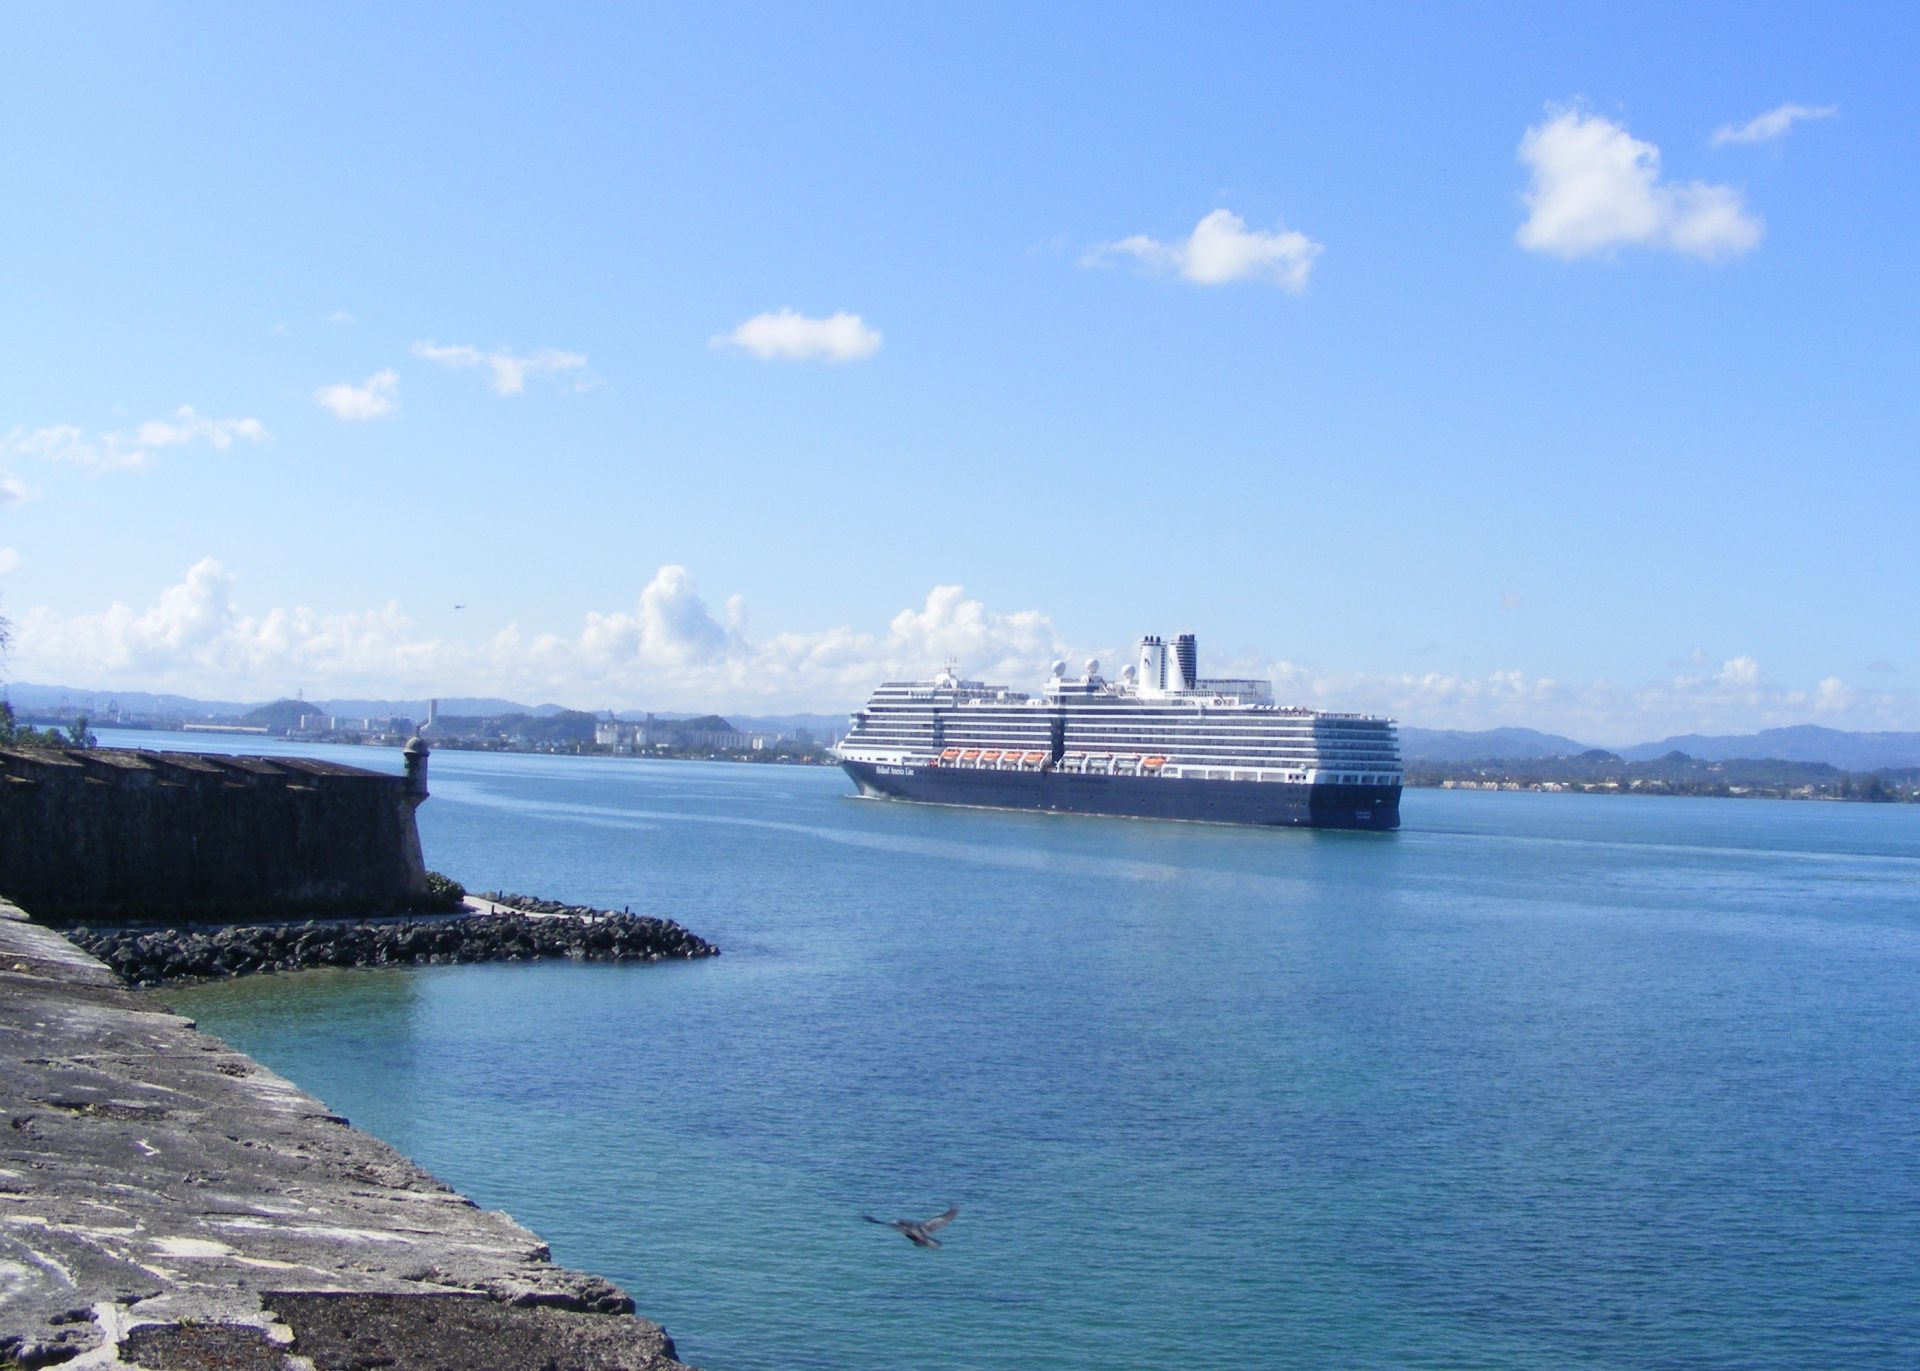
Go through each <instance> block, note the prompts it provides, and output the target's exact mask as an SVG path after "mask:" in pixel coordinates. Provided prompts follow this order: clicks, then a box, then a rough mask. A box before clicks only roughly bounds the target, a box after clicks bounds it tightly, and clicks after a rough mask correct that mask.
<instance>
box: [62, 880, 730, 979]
mask: <svg viewBox="0 0 1920 1371" xmlns="http://www.w3.org/2000/svg"><path fill="white" fill-rule="evenodd" d="M474 903H475V905H476V906H477V908H478V910H479V912H474V913H466V914H457V915H449V916H445V917H439V918H414V919H371V920H367V919H363V920H331V919H328V920H321V919H309V920H305V921H303V922H300V923H277V924H233V925H228V926H225V927H218V928H207V927H198V928H192V927H190V928H144V929H142V928H116V929H94V928H73V929H68V930H66V934H67V937H69V938H70V939H72V940H73V941H74V942H75V943H77V944H78V945H79V946H80V947H82V948H85V949H86V950H87V951H88V952H91V953H92V954H93V955H94V956H96V957H98V958H99V959H100V960H101V961H103V962H105V963H106V964H107V965H108V966H109V967H111V968H112V969H113V971H114V972H115V973H116V974H117V975H118V976H119V977H120V978H121V979H122V980H124V981H126V982H128V983H129V984H131V985H138V986H148V987H151V986H157V985H164V984H166V983H168V982H170V981H183V980H213V979H219V978H223V977H227V976H244V975H248V974H251V973H254V972H261V971H299V970H303V969H306V968H309V967H322V966H336V967H349V966H438V965H445V964H449V963H462V962H520V961H537V960H540V959H544V958H561V957H564V958H568V959H571V960H573V961H589V962H636V961H637V962H658V961H668V960H686V959H691V958H695V957H713V956H717V955H719V951H720V949H719V948H717V947H715V946H714V945H713V944H712V943H710V942H708V941H707V940H706V939H704V938H701V937H699V936H698V935H697V934H694V933H691V932H689V931H688V930H687V929H685V928H683V927H682V926H681V925H679V924H677V923H675V922H673V921H672V920H671V919H656V918H651V917H648V916H646V915H640V914H628V913H616V912H613V911H610V910H601V909H591V908H588V907H586V906H583V905H563V904H560V903H558V902H557V901H551V900H537V899H533V898H531V897H529V896H523V895H515V896H500V897H497V898H496V899H493V900H483V901H475V902H474Z"/></svg>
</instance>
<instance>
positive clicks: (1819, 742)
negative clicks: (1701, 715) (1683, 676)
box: [1619, 724, 1920, 771]
mask: <svg viewBox="0 0 1920 1371" xmlns="http://www.w3.org/2000/svg"><path fill="white" fill-rule="evenodd" d="M1619 752H1620V755H1621V756H1622V757H1625V758H1626V759H1627V760H1628V761H1630V762H1648V761H1653V760H1655V759H1656V758H1659V757H1662V756H1664V755H1666V754H1667V753H1669V752H1684V753H1686V754H1687V755H1688V756H1689V757H1697V758H1699V759H1700V760H1701V761H1706V762H1728V761H1733V760H1735V759H1741V758H1750V759H1753V760H1770V761H1779V762H1825V763H1826V764H1827V765H1829V766H1836V767H1839V768H1840V769H1841V770H1843V771H1879V770H1881V769H1882V768H1885V767H1910V766H1920V733H1844V732H1842V731H1841V730H1839V729H1837V728H1822V727H1821V726H1820V725H1818V724H1798V725H1795V726H1794V727H1792V728H1769V729H1765V730H1763V731H1762V732H1759V733H1740V734H1722V735H1718V736H1709V735H1706V734H1700V733H1688V734H1684V735H1682V736H1680V737H1675V738H1665V739H1662V740H1661V741H1660V742H1657V743H1641V744H1639V745H1637V746H1635V747H1623V748H1620V749H1619Z"/></svg>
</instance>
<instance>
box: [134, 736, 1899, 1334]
mask: <svg viewBox="0 0 1920 1371" xmlns="http://www.w3.org/2000/svg"><path fill="white" fill-rule="evenodd" d="M109 740H110V741H116V742H121V741H124V742H127V743H146V744H149V745H151V744H153V743H155V742H157V741H159V740H158V739H156V738H155V737H153V736H152V735H138V736H129V735H120V734H114V735H109ZM169 741H171V742H173V743H174V744H175V745H179V744H180V743H182V742H183V741H185V742H190V743H191V744H193V745H200V746H205V745H207V742H208V740H205V739H195V740H183V739H180V738H178V737H174V738H172V739H170V740H169ZM272 746H273V745H271V744H266V745H264V746H263V745H262V744H261V743H259V742H255V741H251V740H250V741H249V742H248V743H247V744H245V745H244V747H241V748H236V749H234V750H250V751H259V750H269V749H271V747H272ZM306 750H307V751H309V752H311V753H314V754H317V755H324V756H330V757H335V758H338V759H340V760H345V761H351V762H356V763H358V764H361V765H367V766H373V767H377V768H380V769H386V770H393V771H396V772H397V771H398V770H399V757H398V755H397V754H395V753H392V752H380V751H372V750H368V749H360V748H310V749H306ZM432 788H433V798H432V799H431V800H430V801H428V803H427V804H426V805H425V807H424V808H423V809H422V810H421V811H420V826H421V834H422V840H423V842H424V845H425V848H426V853H427V861H428V865H429V866H431V867H434V868H436V869H439V870H443V871H446V872H448V873H449V874H452V875H455V876H457V877H459V878H460V879H462V880H464V881H465V882H466V883H467V885H468V886H469V887H470V888H472V889H475V890H487V889H493V888H501V889H507V890H517V891H525V892H531V893H538V894H543V895H549V896H554V897H558V898H563V899H567V900H572V901H580V902H587V903H593V904H597V905H602V906H610V907H614V908H619V907H621V906H623V905H631V906H632V907H633V909H634V910H635V911H644V912H648V913H657V914H663V915H667V916H670V917H672V918H676V919H678V920H680V921H681V922H683V923H685V924H687V925H688V926H690V927H691V928H692V929H694V931H696V932H698V933H700V934H702V935H703V936H706V937H708V938H711V939H713V940H714V941H716V942H718V943H719V944H720V945H721V946H722V947H723V948H724V949H725V954H724V955H723V956H721V957H719V958H717V959H714V960H711V961H707V962H703V963H699V964H694V965H672V966H628V967H607V966H574V965H536V966H526V965H513V966H483V967H436V968H425V969H418V970H384V971H362V972H308V973H303V974H300V975H292V976H277V977H261V978H256V979H251V980H246V981H241V982H234V983H229V984H224V985H218V986H210V987H205V988H199V989H193V990H180V991H169V992H167V996H166V997H167V998H168V999H169V1000H170V1001H171V1002H172V1003H174V1004H175V1005H176V1006H177V1007H179V1008H180V1009H181V1010H182V1011H184V1012H186V1013H189V1014H192V1015H193V1016H195V1017H197V1018H198V1019H199V1020H200V1022H201V1023H202V1025H203V1026H205V1027H206V1028H208V1029H209V1030H211V1031H212V1032H214V1033H217V1034H219V1035H221V1036H223V1037H225V1038H227V1039H228V1040H229V1041H231V1042H233V1043H234V1044H235V1045H236V1046H238V1047H240V1048H242V1049H243V1050H245V1051H247V1052H250V1053H252V1054H253V1055H255V1056H257V1057H259V1058H260V1059H261V1060H263V1061H265V1062H266V1063H268V1064H269V1065H271V1066H272V1067H274V1068H275V1069H277V1070H279V1071H281V1072H282V1073H284V1074H286V1075H288V1076H290V1077H292V1078H293V1079H294V1080H295V1081H298V1082H299V1083H300V1084H301V1085H302V1086H304V1087H306V1088H307V1089H308V1090H310V1091H312V1092H313V1093H314V1094H316V1095H318V1096H320V1097H321V1098H322V1099H324V1100H326V1101H327V1102H328V1103H329V1104H331V1105H332V1106H333V1107H334V1108H336V1109H338V1110H340V1111H341V1112H343V1113H345V1114H347V1115H349V1116H350V1117H351V1118H352V1119H353V1121H354V1122H355V1123H356V1124H357V1125H359V1126H361V1127H363V1128H366V1129H369V1130H371V1131H372V1132H374V1133H376V1134H378V1135H379V1136H381V1137H383V1138H385V1139H387V1140H388V1141H389V1142H391V1143H393V1144H394V1145H395V1146H397V1147H399V1148H400V1149H401V1150H402V1151H404V1152H406V1153H407V1154H408V1155H410V1156H412V1157H414V1158H415V1159H417V1160H418V1161H420V1162H421V1163H423V1164H424V1165H426V1166H428V1167H429V1168H431V1169H432V1170H433V1171H435V1172H436V1173H438V1174H439V1175H440V1176H442V1177H443V1178H445V1179H446V1180H447V1181H448V1182H450V1183H451V1184H453V1185H454V1186H456V1187H457V1188H459V1189H460V1190H462V1191H464V1192H465V1193H466V1194H468V1195H470V1196H471V1197H473V1198H474V1199H475V1200H476V1201H478V1202H479V1203H480V1204H482V1205H485V1206H488V1207H491V1208H500V1209H505V1210H507V1211H508V1212H510V1213H512V1214H513V1215H514V1216H515V1217H516V1218H518V1219H519V1220H521V1221H522V1222H523V1223H525V1224H527V1225H528V1226H529V1227H531V1228H532V1229H534V1230H535V1231H536V1232H538V1233H539V1234H541V1236H543V1237H544V1238H546V1239H547V1240H549V1241H550V1242H551V1243H552V1245H553V1252H554V1257H555V1259H556V1260H558V1261H561V1262H564V1263H566V1264H568V1265H572V1266H577V1267H582V1268H585V1269H587V1270H591V1271H596V1272H600V1273H602V1274H604V1275H606V1276H608V1277H610V1278H611V1279H613V1280H615V1281H618V1282H619V1283H620V1284H621V1285H623V1286H625V1287H626V1288H627V1289H628V1290H629V1291H630V1292H631V1293H632V1294H633V1296H634V1298H635V1299H636V1300H637V1301H638V1303H639V1306H640V1308H641V1310H642V1311H644V1312H645V1313H646V1314H647V1315H648V1316H649V1317H652V1318H655V1319H658V1320H660V1321H661V1322H663V1323H665V1324H666V1325H667V1327H668V1329H669V1330H670V1331H671V1332H672V1333H673V1334H674V1336H675V1337H676V1339H677V1340H678V1342H679V1346H680V1349H681V1354H682V1356H683V1357H685V1358H687V1359H688V1360H690V1361H693V1362H696V1363H698V1364H700V1365H702V1366H705V1367H708V1368H711V1371H754V1369H757V1368H804V1367H832V1368H836V1371H840V1369H842V1368H846V1369H851V1371H862V1369H864V1368H874V1369H876V1371H877V1369H878V1368H895V1367H908V1366H912V1367H934V1368H958V1367H1020V1368H1055V1367H1058V1368H1095V1367H1101V1368H1104V1367H1114V1366H1121V1365H1133V1366H1154V1367H1157V1366H1174V1365H1184V1366H1196V1367H1219V1368H1241V1367H1244V1368H1275V1367H1316V1368H1318V1367H1373V1366H1393V1367H1416V1366H1418V1367H1427V1366H1430V1367H1636V1368H1637V1367H1646V1366H1665V1367H1693V1366H1699V1367H1783V1368H1786V1367H1792V1368H1802V1367H1900V1368H1910V1367H1913V1366H1916V1365H1920V808H1915V807H1876V806H1867V805H1838V804H1789V803H1778V802H1765V801H1744V802H1743V801H1715V800H1687V799H1637V798H1609V797H1597V796H1596V797H1587V796H1571V795H1532V794H1482V793H1473V794H1456V793H1446V792H1437V791H1410V792H1409V793H1408V795H1407V798H1406V801H1405V804H1404V807H1403V812H1404V816H1405V820H1406V825H1407V826H1406V827H1405V828H1404V829H1403V830H1401V831H1400V832H1399V833H1398V834H1393V835H1372V834H1326V833H1296V832H1260V831H1245V830H1238V829H1231V828H1211V827H1201V826H1186V825H1167V824H1150V823H1139V822H1128V821H1124V820H1105V819H1074V818H1058V817H1042V816H1021V815H1010V814H993V813H972V812H968V811H964V810H941V809H928V808H916V807H911V806H906V805H897V804H888V803H884V802H867V801H860V800H856V799H853V798H851V797H850V794H849V791H850V787H849V786H848V784H847V783H846V782H845V780H844V779H843V778H842V777H841V776H840V775H839V773H838V772H836V771H830V770H824V769H798V768H792V769H790V768H784V767H771V766H767V767H761V766H741V765H726V764H702V763H686V762H635V761H630V760H612V759H581V758H543V757H527V756H488V755H481V754H474V753H457V752H440V753H436V754H435V755H434V758H433V762H432ZM950 1203H951V1204H958V1205H959V1206H960V1211H961V1212H960V1218H959V1219H958V1220H957V1221H956V1222H955V1223H954V1224H953V1226H952V1227H951V1228H949V1229H948V1230H947V1231H946V1233H945V1234H944V1235H943V1236H944V1237H946V1239H947V1244H946V1246H945V1247H944V1248H943V1249H942V1250H940V1251H937V1252H925V1251H920V1250H917V1249H915V1248H913V1247H911V1246H909V1245H908V1244H907V1243H906V1242H904V1241H903V1240H901V1239H900V1238H899V1237H898V1236H897V1235H896V1234H893V1233H891V1232H889V1231H887V1230H885V1229H882V1228H876V1227H873V1226H871V1225H869V1224H866V1223H862V1222H861V1221H860V1215H861V1214H863V1213H872V1214H877V1215H879V1216H881V1217H885V1218H891V1217H894V1216H908V1217H915V1218H923V1217H926V1216H928V1215H931V1214H934V1213H937V1212H939V1211H940V1210H941V1209H943V1208H945V1207H946V1206H947V1205H948V1204H950Z"/></svg>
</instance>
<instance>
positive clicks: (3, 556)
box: [0, 547, 20, 576]
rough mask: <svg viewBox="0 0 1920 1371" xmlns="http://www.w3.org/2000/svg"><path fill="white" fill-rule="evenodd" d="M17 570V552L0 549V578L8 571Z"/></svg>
mask: <svg viewBox="0 0 1920 1371" xmlns="http://www.w3.org/2000/svg"><path fill="white" fill-rule="evenodd" d="M19 569H20V553H19V551H18V550H17V549H14V548H10V547H0V576H4V575H6V574H7V573H8V572H9V571H18V570H19Z"/></svg>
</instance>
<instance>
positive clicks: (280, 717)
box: [123, 700, 321, 733]
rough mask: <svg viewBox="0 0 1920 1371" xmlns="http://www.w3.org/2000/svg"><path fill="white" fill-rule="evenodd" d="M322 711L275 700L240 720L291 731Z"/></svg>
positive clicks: (300, 704) (279, 731) (276, 731)
mask: <svg viewBox="0 0 1920 1371" xmlns="http://www.w3.org/2000/svg"><path fill="white" fill-rule="evenodd" d="M123 707H124V706H123ZM320 712H321V711H320V710H318V709H316V708H315V707H314V706H313V705H310V704H308V703H307V702H306V701H305V700H275V701H274V702H273V703H272V704H270V705H261V706H260V707H259V708H258V709H249V710H248V711H247V712H246V713H245V714H242V715H241V716H240V722H241V723H243V724H246V725H248V726H249V727H251V728H270V729H272V730H273V731H274V732H275V733H290V732H292V731H293V730H294V729H295V728H298V727H299V725H300V720H301V718H302V717H303V716H305V715H308V714H317V713H320Z"/></svg>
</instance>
